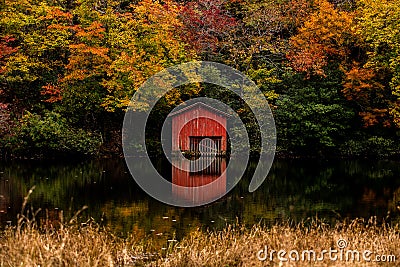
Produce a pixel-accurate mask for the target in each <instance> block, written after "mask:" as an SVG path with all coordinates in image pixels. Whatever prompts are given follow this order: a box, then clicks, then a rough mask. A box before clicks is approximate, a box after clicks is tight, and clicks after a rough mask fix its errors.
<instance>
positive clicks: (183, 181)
mask: <svg viewBox="0 0 400 267" xmlns="http://www.w3.org/2000/svg"><path fill="white" fill-rule="evenodd" d="M184 164H185V165H187V166H183V165H184ZM196 164H197V165H202V164H203V162H202V161H179V160H175V162H173V165H172V183H173V184H175V185H179V186H184V187H182V188H180V187H172V193H173V195H174V196H175V197H179V198H181V199H185V200H189V201H191V202H192V203H193V204H196V203H205V202H208V201H211V200H215V199H218V198H219V197H221V196H223V195H225V192H226V172H225V170H226V160H225V159H224V158H220V157H219V158H216V159H215V160H214V161H213V162H212V163H211V165H210V166H208V167H206V168H204V169H203V168H202V166H200V168H199V169H202V171H199V172H188V171H185V170H184V169H194V167H195V166H189V165H196ZM212 182H214V183H213V184H212V186H211V188H210V190H198V188H199V186H203V185H206V184H210V183H212Z"/></svg>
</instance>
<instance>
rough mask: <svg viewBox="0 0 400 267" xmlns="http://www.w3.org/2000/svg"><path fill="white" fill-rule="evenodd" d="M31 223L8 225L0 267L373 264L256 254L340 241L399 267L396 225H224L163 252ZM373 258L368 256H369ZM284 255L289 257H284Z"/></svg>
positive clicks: (98, 232)
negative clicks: (386, 258)
mask: <svg viewBox="0 0 400 267" xmlns="http://www.w3.org/2000/svg"><path fill="white" fill-rule="evenodd" d="M34 225H35V224H34V223H33V224H32V223H31V224H30V223H26V222H25V225H24V226H22V227H20V228H18V227H9V228H8V229H6V230H4V231H3V232H2V233H1V240H0V266H145V265H147V266H377V265H378V263H376V262H369V263H368V262H365V261H363V260H362V259H361V260H360V262H358V261H355V262H353V261H349V262H346V261H339V260H337V261H331V260H329V257H328V255H327V254H325V256H326V257H325V260H324V261H322V262H321V261H316V262H315V261H307V260H306V261H301V260H300V261H299V262H295V261H291V262H290V261H289V262H286V263H280V261H279V260H278V259H277V256H276V254H275V256H274V260H273V262H271V261H270V260H269V259H267V260H266V261H263V262H262V261H260V260H259V259H258V258H257V256H256V254H257V252H258V251H259V250H261V249H263V248H264V247H265V245H267V246H268V248H269V249H274V250H280V249H285V250H286V251H287V252H289V251H290V250H297V251H299V252H301V251H302V250H306V249H308V250H310V249H313V250H315V251H316V252H317V257H318V256H319V254H318V253H319V252H320V251H321V250H323V249H326V250H329V249H330V248H332V249H336V248H337V244H336V242H337V240H339V239H340V238H342V239H345V240H346V241H347V242H348V245H347V247H346V249H357V250H358V251H360V252H362V251H364V250H367V249H368V250H371V251H372V252H374V253H377V254H381V255H395V256H396V262H390V263H380V264H379V266H399V262H400V231H399V229H398V227H390V228H389V227H382V226H377V225H375V224H374V222H373V221H370V222H364V221H362V220H354V221H351V222H349V223H347V224H346V223H343V224H338V225H336V226H335V227H329V226H328V225H326V224H324V223H322V222H321V221H314V222H312V223H311V224H310V225H308V226H306V224H301V225H297V226H294V227H293V226H289V225H276V226H273V227H269V228H266V227H262V226H254V227H253V228H251V229H248V228H246V227H239V226H234V225H231V226H227V227H226V228H225V229H224V230H223V231H220V232H203V231H200V230H197V231H194V232H192V233H191V234H190V235H189V236H188V237H186V238H185V239H183V240H181V241H180V242H176V243H172V242H171V243H170V244H171V246H170V247H169V248H168V249H167V250H164V252H167V253H164V254H163V256H161V255H162V253H161V252H162V251H161V250H160V249H159V248H158V249H157V248H156V247H155V246H153V244H152V241H151V239H148V240H136V239H135V237H134V236H130V237H128V238H119V237H116V236H114V235H113V234H112V233H110V232H109V231H106V230H104V229H102V228H100V227H98V226H97V225H96V224H94V223H89V224H87V225H79V226H78V225H76V224H75V225H61V226H60V227H59V228H58V229H54V228H52V229H47V228H46V229H42V228H41V229H38V228H37V227H35V226H34ZM172 244H174V245H172ZM374 255H375V254H372V255H371V258H373V257H374ZM286 257H288V255H286Z"/></svg>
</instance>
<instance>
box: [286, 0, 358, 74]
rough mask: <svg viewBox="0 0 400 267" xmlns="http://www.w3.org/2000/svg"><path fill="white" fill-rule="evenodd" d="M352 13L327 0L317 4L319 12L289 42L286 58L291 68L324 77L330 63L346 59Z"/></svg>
mask: <svg viewBox="0 0 400 267" xmlns="http://www.w3.org/2000/svg"><path fill="white" fill-rule="evenodd" d="M352 24H353V14H351V13H349V12H345V11H338V10H336V9H335V8H334V6H333V5H332V4H330V3H329V2H328V1H326V0H318V1H317V10H316V11H315V12H314V13H313V14H311V16H310V17H309V18H308V19H307V20H306V21H305V23H304V26H303V27H301V28H300V30H299V33H298V34H297V35H295V36H294V37H292V38H291V39H290V44H291V46H292V51H291V52H289V54H288V55H287V57H288V59H289V60H290V62H291V65H292V67H293V68H294V69H295V70H296V71H299V72H306V73H307V74H308V75H310V74H317V75H321V76H325V73H324V70H323V68H324V67H325V66H326V65H327V64H328V62H329V60H330V59H332V58H334V59H339V60H345V58H346V56H347V55H348V54H349V51H348V50H349V49H348V45H349V43H350V40H349V39H351V38H352V36H353V30H352Z"/></svg>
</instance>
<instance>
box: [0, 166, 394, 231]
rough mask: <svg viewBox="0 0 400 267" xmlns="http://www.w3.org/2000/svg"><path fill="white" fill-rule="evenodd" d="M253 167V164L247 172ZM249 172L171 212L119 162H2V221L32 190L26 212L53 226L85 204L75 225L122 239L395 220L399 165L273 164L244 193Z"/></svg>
mask: <svg viewBox="0 0 400 267" xmlns="http://www.w3.org/2000/svg"><path fill="white" fill-rule="evenodd" d="M255 164H256V163H255V162H251V166H250V169H251V168H254V166H255ZM222 166H224V165H223V164H222ZM157 168H158V169H159V171H160V172H161V173H163V174H164V177H166V178H167V179H171V176H172V174H173V172H174V170H173V169H171V166H170V165H169V164H166V163H165V162H157ZM211 174H213V173H211ZM215 174H218V172H216V173H215ZM250 174H251V171H249V172H247V175H246V177H244V179H242V180H241V181H240V182H239V183H238V185H237V186H236V187H235V188H234V189H233V190H232V191H231V192H229V193H228V194H227V195H226V196H224V197H223V198H222V199H220V200H218V201H216V202H214V203H212V204H209V205H206V206H202V207H197V208H177V207H172V206H168V205H166V204H163V203H160V202H158V201H157V200H154V199H152V198H151V197H149V196H148V195H147V194H146V193H144V192H143V191H142V190H141V189H140V188H139V187H138V186H137V185H136V184H135V182H134V180H133V179H132V178H131V176H130V174H129V173H128V170H127V168H126V165H125V162H124V160H123V159H118V160H115V159H113V160H110V159H108V160H96V161H85V162H38V161H24V162H10V163H4V162H3V163H0V223H1V225H2V226H4V225H7V224H15V221H16V216H17V214H18V213H19V212H20V210H21V206H22V202H23V197H24V196H25V195H26V193H27V192H28V190H29V189H30V188H31V187H32V186H35V190H34V192H33V193H32V195H31V197H30V200H29V207H32V209H33V210H36V209H38V208H41V209H42V211H41V212H40V213H39V215H38V217H39V218H42V219H43V218H45V217H47V218H48V219H49V220H50V221H52V222H53V223H55V224H56V223H57V221H59V220H60V219H59V218H60V212H61V211H63V217H64V219H65V220H67V219H68V218H71V217H72V216H73V214H74V213H75V212H76V211H78V210H79V209H81V208H82V207H83V206H87V207H88V208H87V209H86V210H85V211H84V212H82V214H81V216H80V220H81V221H85V220H89V219H91V218H92V219H94V220H95V221H97V222H99V223H101V224H103V225H106V226H108V227H109V228H110V229H111V230H112V231H114V232H115V233H117V234H122V235H125V234H127V233H130V232H135V234H137V235H139V236H141V235H142V236H146V235H155V236H162V237H164V238H165V237H168V238H170V237H174V236H175V237H177V238H180V237H182V236H184V235H185V234H186V233H188V232H190V231H191V230H192V229H195V228H198V227H200V228H216V229H219V228H222V227H224V226H225V225H226V224H227V223H235V222H240V223H244V224H248V225H251V224H254V223H259V222H261V223H266V224H272V223H275V222H279V221H288V220H289V221H291V222H293V223H298V222H302V221H303V220H306V219H307V218H309V217H318V218H320V219H324V220H326V221H327V222H331V223H333V222H335V221H336V220H342V219H344V218H356V217H362V218H366V219H368V218H370V217H371V216H377V218H378V220H382V219H383V218H386V220H387V221H388V222H389V223H396V222H400V220H399V216H398V211H397V209H396V203H397V202H398V201H400V175H399V174H400V164H399V163H398V162H391V161H379V162H376V161H373V162H372V161H366V160H364V161H360V160H358V161H357V160H349V161H339V160H338V161H315V160H276V161H275V162H274V164H273V166H272V168H271V171H270V174H269V176H268V178H267V179H266V181H265V182H264V183H263V185H262V186H261V187H260V188H259V189H258V190H257V191H255V192H254V193H249V192H248V191H247V189H248V185H249V181H250V178H251V177H249V176H250ZM207 175H210V173H208V174H207ZM186 178H187V177H186ZM186 178H185V179H186ZM197 178H198V177H197ZM191 179H192V178H191ZM207 179H212V178H210V177H208V178H207ZM181 180H182V179H181ZM228 182H229V181H228ZM222 186H224V185H222ZM178 193H179V192H178ZM388 212H389V215H388Z"/></svg>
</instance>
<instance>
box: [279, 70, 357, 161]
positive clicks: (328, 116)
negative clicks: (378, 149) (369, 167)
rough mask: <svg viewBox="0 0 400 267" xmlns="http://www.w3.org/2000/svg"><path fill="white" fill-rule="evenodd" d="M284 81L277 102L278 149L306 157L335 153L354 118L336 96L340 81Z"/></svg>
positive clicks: (292, 78)
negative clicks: (284, 84)
mask: <svg viewBox="0 0 400 267" xmlns="http://www.w3.org/2000/svg"><path fill="white" fill-rule="evenodd" d="M336 75H338V74H336ZM286 82H287V83H286V88H285V89H284V91H283V92H282V94H281V95H280V97H279V98H278V100H277V101H276V105H277V109H276V116H275V119H276V124H277V131H278V146H279V148H280V150H281V151H282V152H285V153H289V152H294V153H296V154H301V155H308V156H314V155H318V154H328V155H329V154H330V153H335V154H337V153H338V145H339V144H340V142H342V140H344V139H345V138H346V134H348V132H349V131H350V130H351V125H352V122H353V119H354V116H355V114H354V112H353V111H352V110H351V109H350V108H349V107H346V105H345V102H344V99H343V98H342V97H341V96H340V94H339V92H340V79H337V80H336V81H335V80H333V81H326V80H324V79H316V80H314V81H311V80H304V79H302V76H299V75H294V76H292V77H290V78H289V79H288V80H287V81H286Z"/></svg>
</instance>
